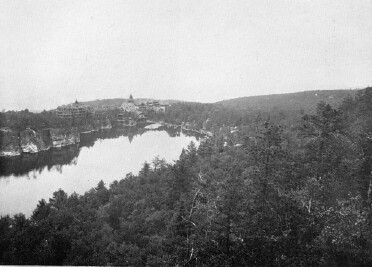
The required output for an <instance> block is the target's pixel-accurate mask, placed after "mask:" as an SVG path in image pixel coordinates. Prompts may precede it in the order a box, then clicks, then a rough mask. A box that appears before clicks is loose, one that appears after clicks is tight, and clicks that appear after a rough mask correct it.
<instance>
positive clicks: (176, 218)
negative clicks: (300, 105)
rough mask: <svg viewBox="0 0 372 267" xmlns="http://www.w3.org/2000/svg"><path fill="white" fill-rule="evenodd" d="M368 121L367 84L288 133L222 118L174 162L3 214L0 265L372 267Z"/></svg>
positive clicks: (371, 125)
mask: <svg viewBox="0 0 372 267" xmlns="http://www.w3.org/2000/svg"><path fill="white" fill-rule="evenodd" d="M180 109H181V106H180ZM191 113H192V112H189V114H191ZM183 114H186V113H182V114H180V116H183ZM232 114H233V113H232ZM229 116H230V115H229ZM231 116H232V117H233V115H231ZM238 118H239V117H238ZM174 119H176V116H175V117H174ZM182 120H183V118H182ZM195 120H196V118H195ZM371 120H372V88H367V89H365V90H362V91H360V92H359V93H358V94H357V95H356V96H355V97H348V98H346V99H345V100H344V101H343V103H342V104H341V106H340V107H339V108H337V109H336V108H333V107H332V106H330V105H328V104H326V103H323V102H321V103H319V104H318V105H317V106H316V112H315V113H313V114H305V115H303V116H302V119H301V121H299V122H298V123H297V124H296V125H294V126H293V127H290V128H288V127H287V126H282V125H279V124H278V123H276V122H275V121H274V122H273V121H272V120H271V117H270V118H267V117H262V116H258V117H256V119H255V120H253V121H252V122H251V123H250V124H249V125H246V124H244V123H241V124H238V125H237V128H234V130H231V129H232V128H231V126H232V125H229V124H228V122H225V125H222V126H220V127H215V135H214V136H213V137H212V138H210V139H206V140H205V141H203V142H201V144H200V145H199V147H198V148H196V147H195V145H194V144H192V143H191V144H190V145H189V147H188V148H187V149H185V150H184V151H183V152H182V154H181V156H180V158H179V160H178V161H177V162H175V163H174V164H173V165H170V164H167V163H165V162H164V161H162V160H159V159H155V160H154V161H153V162H151V163H144V165H143V168H142V170H141V171H140V173H139V175H137V176H134V175H132V174H128V175H127V176H126V178H125V179H123V180H121V181H116V182H114V183H113V184H111V185H109V186H108V187H106V186H105V185H104V183H103V182H100V183H99V184H98V185H97V187H96V188H93V189H92V190H90V191H89V192H87V193H86V194H84V195H82V196H80V195H77V194H72V195H70V196H68V195H67V194H66V193H65V192H64V191H63V190H62V189H61V190H59V191H57V192H55V193H54V194H53V196H52V197H51V198H50V199H49V201H45V200H41V201H40V202H39V205H38V206H37V207H36V209H35V211H34V213H33V215H32V216H31V217H30V218H25V217H24V216H23V215H21V214H20V215H16V216H14V217H12V218H10V217H8V216H5V217H2V218H1V219H0V264H53V265H59V264H67V265H120V266H177V265H178V266H371V264H372V252H371V246H372V241H371V240H372V238H371V237H372V228H371V224H372V206H371V204H372V202H371V201H372V196H371V192H372V175H371V171H372V121H371Z"/></svg>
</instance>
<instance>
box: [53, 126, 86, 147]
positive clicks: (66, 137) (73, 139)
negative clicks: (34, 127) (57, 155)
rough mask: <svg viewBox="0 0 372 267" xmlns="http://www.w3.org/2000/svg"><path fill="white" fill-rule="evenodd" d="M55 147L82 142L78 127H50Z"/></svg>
mask: <svg viewBox="0 0 372 267" xmlns="http://www.w3.org/2000/svg"><path fill="white" fill-rule="evenodd" d="M50 137H51V140H52V146H53V147H62V146H69V145H74V144H77V143H80V133H79V132H78V130H77V129H76V128H72V129H50Z"/></svg>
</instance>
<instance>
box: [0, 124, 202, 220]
mask: <svg viewBox="0 0 372 267" xmlns="http://www.w3.org/2000/svg"><path fill="white" fill-rule="evenodd" d="M191 141H193V142H195V143H196V144H198V138H197V137H194V136H190V135H186V134H185V133H182V132H180V131H164V130H163V131H144V130H143V129H142V130H139V131H138V130H136V131H135V132H133V131H132V132H128V131H117V130H112V131H109V132H107V131H106V132H98V133H93V134H86V135H82V136H81V143H80V145H79V146H69V147H66V148H62V149H50V150H49V151H46V152H42V153H37V154H33V155H26V154H25V155H23V156H21V157H16V158H12V159H5V158H0V215H6V214H9V215H14V214H16V213H24V214H25V215H26V216H30V215H31V214H32V211H33V210H34V209H35V208H36V205H37V204H38V202H39V200H41V199H42V198H44V199H45V200H48V199H49V198H50V197H52V194H53V192H55V191H57V190H58V189H59V188H61V189H63V190H64V191H65V192H66V193H68V194H71V193H73V192H76V193H78V194H84V193H85V192H86V191H88V190H90V189H91V188H92V187H95V186H96V185H97V184H98V182H99V181H100V180H103V181H104V182H105V184H106V186H107V187H108V186H109V185H110V184H111V183H112V182H113V181H114V180H119V179H122V178H124V177H125V176H126V174H127V173H129V172H132V173H133V174H138V172H139V170H140V169H141V168H142V166H143V163H144V162H145V161H147V162H152V160H153V159H154V158H155V157H156V156H159V157H160V158H164V159H165V160H166V161H167V163H172V162H173V161H174V160H177V159H178V158H179V156H180V154H181V152H182V149H183V148H186V147H187V146H188V145H189V144H190V142H191Z"/></svg>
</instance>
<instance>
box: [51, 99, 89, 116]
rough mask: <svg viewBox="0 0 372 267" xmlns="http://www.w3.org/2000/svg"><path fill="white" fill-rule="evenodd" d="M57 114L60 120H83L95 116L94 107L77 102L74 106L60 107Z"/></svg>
mask: <svg viewBox="0 0 372 267" xmlns="http://www.w3.org/2000/svg"><path fill="white" fill-rule="evenodd" d="M56 114H57V116H58V117H60V118H81V117H86V116H91V115H93V114H94V110H93V108H92V107H90V106H88V105H84V104H81V103H79V102H78V101H77V100H76V101H75V103H73V104H69V105H63V106H59V107H58V108H57V110H56Z"/></svg>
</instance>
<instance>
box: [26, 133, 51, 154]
mask: <svg viewBox="0 0 372 267" xmlns="http://www.w3.org/2000/svg"><path fill="white" fill-rule="evenodd" d="M19 135H20V144H21V148H22V152H24V153H37V152H39V151H45V150H48V149H49V148H50V145H49V146H48V143H49V142H48V143H47V144H46V143H45V141H47V136H45V134H44V138H43V134H40V133H38V132H35V131H34V130H31V129H26V130H24V131H20V133H19Z"/></svg>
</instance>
